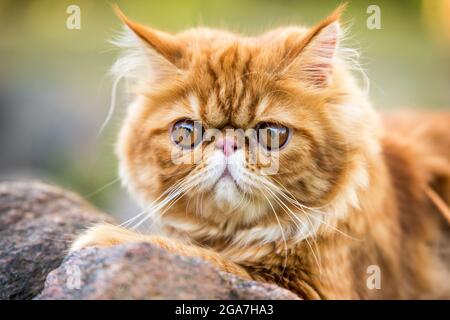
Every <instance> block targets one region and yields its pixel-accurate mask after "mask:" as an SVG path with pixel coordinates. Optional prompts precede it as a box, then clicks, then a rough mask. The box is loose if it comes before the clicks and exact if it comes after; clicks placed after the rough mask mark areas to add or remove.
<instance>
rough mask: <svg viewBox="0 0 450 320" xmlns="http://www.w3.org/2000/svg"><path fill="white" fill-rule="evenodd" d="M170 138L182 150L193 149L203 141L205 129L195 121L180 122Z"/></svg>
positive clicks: (174, 127) (173, 127)
mask: <svg viewBox="0 0 450 320" xmlns="http://www.w3.org/2000/svg"><path fill="white" fill-rule="evenodd" d="M170 137H171V139H172V142H173V143H175V144H176V145H178V146H180V147H181V148H184V149H193V148H194V147H195V146H196V145H197V144H199V143H200V142H201V141H202V139H203V127H202V125H201V124H200V122H195V121H194V120H190V119H184V120H180V121H177V122H176V123H175V124H174V125H173V126H172V130H171V132H170Z"/></svg>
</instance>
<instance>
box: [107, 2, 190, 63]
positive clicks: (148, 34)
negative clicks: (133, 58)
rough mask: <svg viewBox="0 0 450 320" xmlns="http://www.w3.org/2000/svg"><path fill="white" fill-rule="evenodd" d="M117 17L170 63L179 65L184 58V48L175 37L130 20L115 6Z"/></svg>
mask: <svg viewBox="0 0 450 320" xmlns="http://www.w3.org/2000/svg"><path fill="white" fill-rule="evenodd" d="M113 9H114V11H115V13H116V15H117V17H118V18H119V19H120V20H121V21H122V22H123V23H124V24H125V25H126V26H127V27H128V28H130V30H132V31H133V32H134V33H135V34H136V35H137V36H138V37H139V38H140V39H142V40H143V41H144V42H146V43H147V44H148V45H149V46H150V47H151V48H152V49H153V50H155V52H156V53H158V54H160V55H161V56H162V57H164V58H165V59H166V60H167V61H168V62H170V63H172V64H174V65H175V66H177V65H178V63H179V60H180V59H181V57H182V55H183V54H182V53H183V52H182V47H181V46H180V44H179V43H178V41H176V39H175V37H174V36H172V35H171V34H168V33H166V32H162V31H158V30H154V29H152V28H149V27H147V26H144V25H141V24H139V23H137V22H134V21H132V20H131V19H129V18H128V17H127V16H126V15H125V14H124V13H123V11H122V10H120V8H119V7H118V6H117V5H114V6H113Z"/></svg>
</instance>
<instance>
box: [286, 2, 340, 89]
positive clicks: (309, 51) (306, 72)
mask: <svg viewBox="0 0 450 320" xmlns="http://www.w3.org/2000/svg"><path fill="white" fill-rule="evenodd" d="M345 6H346V5H345V4H344V5H341V6H339V7H338V8H337V9H336V10H335V11H334V12H333V13H332V14H331V15H329V16H328V17H327V18H326V19H324V20H322V21H321V22H320V23H319V24H318V25H316V26H315V27H313V28H312V29H311V30H310V31H309V32H308V33H307V34H306V36H304V37H303V38H302V40H301V41H300V42H299V43H297V44H296V46H295V47H294V48H293V49H291V51H290V55H291V57H292V56H294V57H292V58H293V60H292V63H291V64H290V66H289V71H290V72H291V73H293V75H294V76H295V77H296V78H297V79H299V80H300V81H303V82H305V83H307V84H309V85H310V86H312V87H315V88H324V87H327V86H328V85H329V84H330V81H331V75H332V72H333V66H334V62H335V56H336V50H337V47H338V44H339V40H340V36H341V27H340V23H339V18H340V16H341V14H342V12H343V10H344V9H345Z"/></svg>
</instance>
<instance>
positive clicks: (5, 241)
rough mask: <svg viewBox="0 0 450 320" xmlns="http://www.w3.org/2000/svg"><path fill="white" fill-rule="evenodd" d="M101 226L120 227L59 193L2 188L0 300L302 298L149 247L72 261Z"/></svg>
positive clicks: (83, 254) (95, 252)
mask: <svg viewBox="0 0 450 320" xmlns="http://www.w3.org/2000/svg"><path fill="white" fill-rule="evenodd" d="M101 221H108V222H113V221H112V219H111V218H110V217H109V216H108V215H106V214H104V213H101V212H98V211H97V210H96V209H94V208H93V207H92V206H90V205H89V204H88V203H86V202H85V201H84V200H83V199H81V198H80V197H78V196H76V195H74V194H72V193H70V192H67V191H64V190H62V189H60V188H57V187H53V186H49V185H46V184H43V183H39V182H8V183H7V182H4V183H0V299H31V298H36V299H295V298H296V296H295V295H294V294H292V293H290V292H289V291H286V290H284V289H281V288H278V287H277V286H272V285H267V284H262V283H257V282H253V281H246V280H243V279H240V278H238V277H235V276H234V275H231V274H228V273H224V272H221V271H219V270H217V269H216V268H214V267H212V266H211V265H210V264H208V263H207V262H204V261H201V260H199V259H195V258H187V257H182V256H179V255H175V254H172V253H169V252H167V251H164V250H162V249H160V248H158V247H154V246H153V245H151V244H148V243H130V244H124V245H119V246H114V247H110V248H88V249H84V250H81V251H78V252H74V253H72V254H71V255H69V256H67V257H65V256H66V253H67V249H68V248H69V245H70V242H71V241H72V239H73V237H74V236H75V235H76V234H77V233H79V232H80V231H81V230H83V229H84V228H86V227H87V226H89V225H91V224H93V223H98V222H101ZM52 270H53V271H52ZM44 282H45V288H44ZM43 288H44V290H43V291H42V289H43ZM36 296H37V297H36Z"/></svg>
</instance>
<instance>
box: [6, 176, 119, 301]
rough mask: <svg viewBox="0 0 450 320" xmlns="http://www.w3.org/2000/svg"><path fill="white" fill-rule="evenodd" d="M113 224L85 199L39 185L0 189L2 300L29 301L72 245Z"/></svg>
mask: <svg viewBox="0 0 450 320" xmlns="http://www.w3.org/2000/svg"><path fill="white" fill-rule="evenodd" d="M104 220H109V221H111V220H110V218H109V217H108V216H107V215H106V214H103V213H100V212H98V211H96V210H95V209H94V208H93V207H91V206H90V205H89V204H87V203H86V202H85V201H83V200H82V199H81V198H80V197H78V196H76V195H74V194H72V193H70V192H67V191H64V190H62V189H60V188H56V187H52V186H49V185H46V184H43V183H39V182H4V183H0V299H28V298H32V297H34V296H35V295H37V294H38V293H39V292H40V291H41V290H42V288H43V286H44V282H45V278H46V276H47V274H48V273H49V272H50V271H51V270H52V269H54V268H56V267H58V266H59V264H60V263H61V261H62V259H63V258H64V256H65V254H66V251H67V249H68V246H69V244H70V240H71V239H72V238H73V236H74V235H75V234H76V233H77V232H80V230H82V229H83V228H85V227H86V226H87V225H89V224H91V223H95V222H99V221H104Z"/></svg>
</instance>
